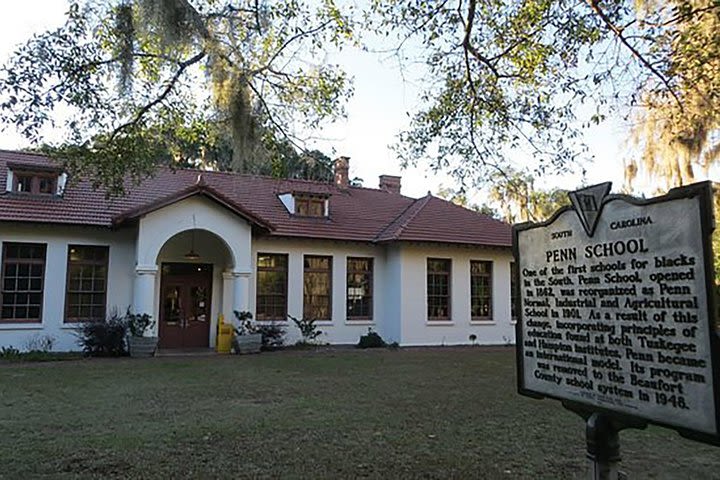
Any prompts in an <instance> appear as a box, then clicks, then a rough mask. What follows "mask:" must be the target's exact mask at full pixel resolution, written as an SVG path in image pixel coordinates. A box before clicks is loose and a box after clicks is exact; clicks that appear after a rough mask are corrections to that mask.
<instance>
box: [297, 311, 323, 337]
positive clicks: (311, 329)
mask: <svg viewBox="0 0 720 480" xmlns="http://www.w3.org/2000/svg"><path fill="white" fill-rule="evenodd" d="M288 318H289V319H290V320H292V321H293V323H294V324H295V326H296V327H297V328H298V330H300V335H302V342H304V343H312V342H313V341H315V339H317V337H319V336H320V335H322V333H323V332H322V330H320V329H318V327H317V325H315V322H316V321H317V320H316V319H314V318H300V319H297V318H295V317H293V316H292V315H288Z"/></svg>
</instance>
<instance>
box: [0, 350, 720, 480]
mask: <svg viewBox="0 0 720 480" xmlns="http://www.w3.org/2000/svg"><path fill="white" fill-rule="evenodd" d="M0 432H2V434H1V435H0V478H35V477H39V476H46V477H51V478H75V477H103V478H108V477H116V478H128V477H130V478H141V477H142V478H152V477H160V478H170V477H175V478H178V477H180V478H189V477H190V478H218V477H228V478H229V477H235V478H237V477H252V478H277V477H283V478H308V479H312V478H357V477H371V478H507V479H515V478H548V479H560V478H585V476H586V470H585V468H586V464H585V445H584V424H583V422H582V420H581V419H580V418H579V417H576V416H574V415H573V414H571V413H568V412H566V411H565V410H563V409H562V407H561V406H560V405H559V404H558V402H555V401H550V400H543V401H538V400H531V399H527V398H523V397H520V396H519V395H517V394H516V393H515V374H514V353H513V352H512V351H511V350H509V349H495V350H484V349H481V348H456V349H410V350H399V351H390V350H382V351H356V350H347V351H318V352H312V351H286V352H274V353H263V354H260V355H254V356H242V357H240V356H225V357H203V358H197V357H196V358H190V357H187V358H156V359H148V360H133V359H121V360H111V359H106V360H102V359H101V360H79V361H65V362H53V363H42V364H40V363H0ZM621 445H622V453H623V459H624V460H623V465H624V466H623V469H624V470H625V471H626V472H628V473H629V474H630V478H673V479H674V478H682V479H699V478H720V449H718V448H714V447H709V446H705V445H702V444H699V443H695V442H691V441H689V440H685V439H682V438H681V437H679V436H678V435H677V434H675V433H674V432H671V431H669V430H663V429H659V428H650V429H648V430H647V431H625V432H623V433H622V434H621Z"/></svg>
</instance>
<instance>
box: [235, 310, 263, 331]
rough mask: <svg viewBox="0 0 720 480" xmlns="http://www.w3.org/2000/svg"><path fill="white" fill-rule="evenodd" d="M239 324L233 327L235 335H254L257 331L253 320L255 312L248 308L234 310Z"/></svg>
mask: <svg viewBox="0 0 720 480" xmlns="http://www.w3.org/2000/svg"><path fill="white" fill-rule="evenodd" d="M233 313H234V314H235V320H237V325H236V326H235V327H233V330H234V331H235V335H252V334H254V333H258V332H257V326H256V325H255V324H254V323H253V322H252V318H253V314H252V313H251V312H248V311H246V310H243V311H237V310H233Z"/></svg>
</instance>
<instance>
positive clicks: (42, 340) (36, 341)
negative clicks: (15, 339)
mask: <svg viewBox="0 0 720 480" xmlns="http://www.w3.org/2000/svg"><path fill="white" fill-rule="evenodd" d="M54 346H55V337H53V336H51V335H40V334H36V335H33V336H32V337H30V338H28V340H27V341H26V342H25V350H26V351H28V352H50V351H51V350H52V349H53V347H54Z"/></svg>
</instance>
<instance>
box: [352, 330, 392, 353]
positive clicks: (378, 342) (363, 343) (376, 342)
mask: <svg viewBox="0 0 720 480" xmlns="http://www.w3.org/2000/svg"><path fill="white" fill-rule="evenodd" d="M386 345H387V344H386V343H385V340H383V339H382V337H381V336H380V334H379V333H377V332H374V331H373V329H372V328H368V333H367V334H365V335H362V336H361V337H360V341H359V342H358V344H357V347H358V348H382V347H385V346H386Z"/></svg>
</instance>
